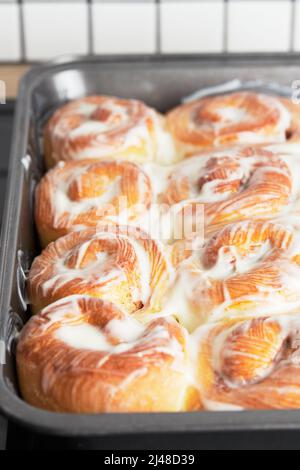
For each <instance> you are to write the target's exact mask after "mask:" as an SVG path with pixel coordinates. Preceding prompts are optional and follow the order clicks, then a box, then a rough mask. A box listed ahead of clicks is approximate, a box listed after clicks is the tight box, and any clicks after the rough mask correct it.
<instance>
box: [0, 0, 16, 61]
mask: <svg viewBox="0 0 300 470" xmlns="http://www.w3.org/2000/svg"><path fill="white" fill-rule="evenodd" d="M20 58H21V44H20V15H19V8H18V5H17V4H16V3H13V2H6V3H4V2H0V61H18V60H20Z"/></svg>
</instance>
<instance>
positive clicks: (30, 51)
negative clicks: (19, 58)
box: [23, 0, 88, 61]
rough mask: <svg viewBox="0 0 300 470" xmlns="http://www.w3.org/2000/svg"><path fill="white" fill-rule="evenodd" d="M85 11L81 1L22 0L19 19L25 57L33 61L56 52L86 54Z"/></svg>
mask: <svg viewBox="0 0 300 470" xmlns="http://www.w3.org/2000/svg"><path fill="white" fill-rule="evenodd" d="M87 12H88V10H87V4H86V2H85V1H77V2H76V1H75V2H72V3H71V2H68V1H66V2H59V3H56V2H50V1H49V2H41V3H40V2H36V1H30V0H28V1H25V3H24V5H23V15H24V16H23V18H24V33H25V55H26V59H27V60H29V61H31V60H33V61H35V60H40V59H49V58H51V57H54V56H58V55H60V54H86V53H87V52H88V21H87Z"/></svg>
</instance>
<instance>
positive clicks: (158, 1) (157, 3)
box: [155, 0, 162, 55]
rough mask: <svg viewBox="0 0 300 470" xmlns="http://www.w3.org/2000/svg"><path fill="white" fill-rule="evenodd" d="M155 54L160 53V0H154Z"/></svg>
mask: <svg viewBox="0 0 300 470" xmlns="http://www.w3.org/2000/svg"><path fill="white" fill-rule="evenodd" d="M155 4H156V54H158V55H160V54H161V27H162V24H161V2H160V0H156V2H155Z"/></svg>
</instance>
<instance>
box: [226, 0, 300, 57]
mask: <svg viewBox="0 0 300 470" xmlns="http://www.w3.org/2000/svg"><path fill="white" fill-rule="evenodd" d="M291 24H292V2H289V1H286V0H256V1H254V0H245V1H241V0H230V1H229V4H228V51H229V52H286V51H288V50H289V49H290V47H291V33H290V29H291Z"/></svg>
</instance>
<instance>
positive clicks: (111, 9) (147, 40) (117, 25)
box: [92, 0, 156, 54]
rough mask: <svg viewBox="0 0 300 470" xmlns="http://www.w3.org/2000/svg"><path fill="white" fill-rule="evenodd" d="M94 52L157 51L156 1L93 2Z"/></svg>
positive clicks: (133, 52) (135, 52) (150, 52)
mask: <svg viewBox="0 0 300 470" xmlns="http://www.w3.org/2000/svg"><path fill="white" fill-rule="evenodd" d="M92 22H93V36H94V47H93V49H94V52H95V53H98V54H118V53H132V54H138V53H149V54H153V53H155V51H156V3H155V1H154V0H153V1H147V2H130V1H129V2H120V1H119V2H114V1H112V2H102V1H97V0H96V1H94V2H93V6H92Z"/></svg>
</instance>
